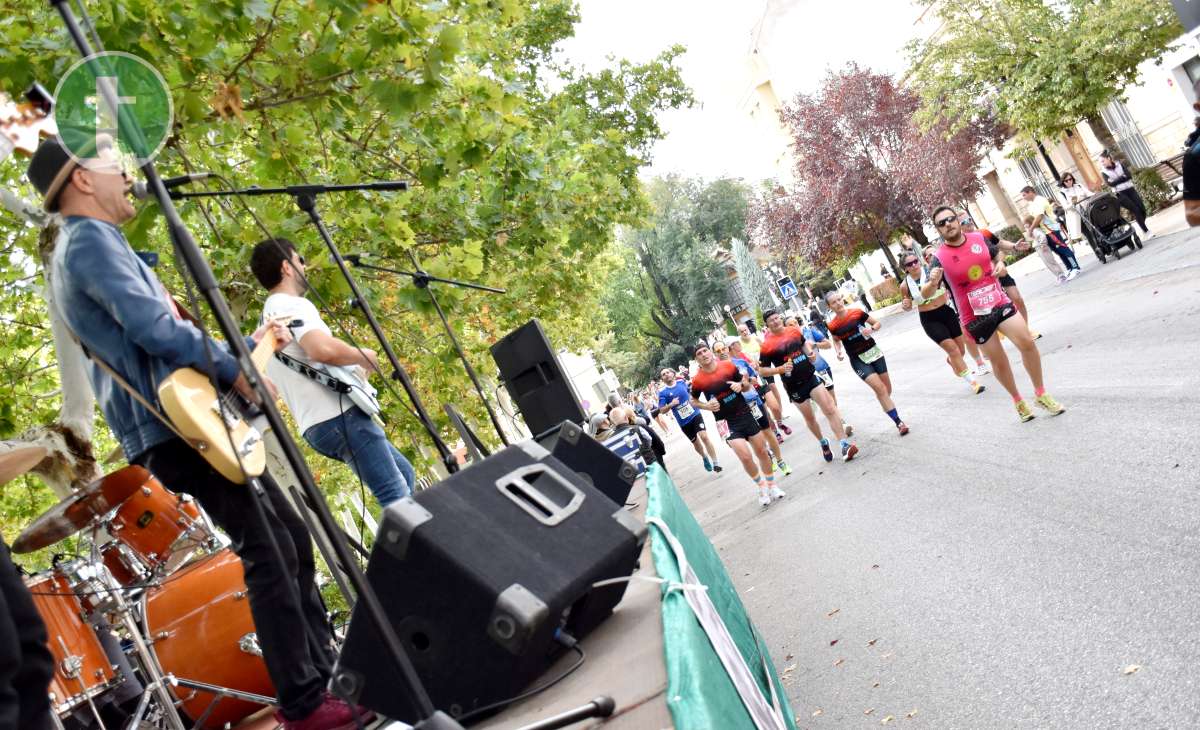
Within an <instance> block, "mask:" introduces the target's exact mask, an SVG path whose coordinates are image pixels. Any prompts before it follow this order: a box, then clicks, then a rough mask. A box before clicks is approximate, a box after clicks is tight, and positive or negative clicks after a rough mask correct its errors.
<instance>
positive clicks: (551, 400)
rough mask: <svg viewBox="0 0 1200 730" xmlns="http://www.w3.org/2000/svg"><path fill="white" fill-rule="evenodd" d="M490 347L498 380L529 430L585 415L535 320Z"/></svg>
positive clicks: (547, 426) (575, 419) (540, 430)
mask: <svg viewBox="0 0 1200 730" xmlns="http://www.w3.org/2000/svg"><path fill="white" fill-rule="evenodd" d="M491 350H492V359H493V360H495V361H496V367H498V368H500V379H501V380H503V381H504V387H505V388H507V389H508V394H509V396H511V397H512V399H513V402H514V403H516V404H517V408H518V409H520V411H521V415H522V416H524V417H525V425H526V426H528V427H529V432H530V433H541V432H543V431H546V430H549V429H551V428H554V427H555V426H556V425H558V424H559V423H562V422H563V421H572V422H574V423H583V422H584V420H585V419H586V418H587V414H586V413H584V411H583V406H581V405H580V404H579V399H578V398H577V397H575V391H573V390H571V383H570V382H569V381H568V380H567V375H566V373H565V372H563V369H562V365H561V364H560V363H559V362H558V355H556V354H555V353H554V348H552V347H551V346H550V341H549V340H547V339H546V333H545V332H543V331H542V325H541V323H540V322H538V321H537V320H536V319H531V320H529V321H528V322H526V323H525V324H523V325H521V326H520V327H518V328H517V329H515V330H513V331H512V332H509V333H508V334H507V335H505V336H504V337H503V338H502V339H500V340H499V341H497V342H496V344H494V345H492V347H491Z"/></svg>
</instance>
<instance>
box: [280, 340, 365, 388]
mask: <svg viewBox="0 0 1200 730" xmlns="http://www.w3.org/2000/svg"><path fill="white" fill-rule="evenodd" d="M275 359H276V360H278V361H279V362H281V363H283V364H284V365H286V366H287V367H289V368H291V369H292V370H295V371H296V372H298V373H300V374H301V375H303V376H304V377H306V378H308V379H309V380H312V381H313V382H315V383H317V384H318V385H323V386H325V387H326V388H328V389H330V390H332V391H333V392H334V393H342V394H345V393H349V392H350V391H351V389H352V388H351V386H350V385H349V384H347V383H343V382H342V381H340V380H338V379H337V378H335V377H333V376H332V375H330V374H329V373H326V372H323V371H321V370H318V369H317V368H314V367H313V366H311V365H309V364H308V363H306V362H303V361H301V360H297V359H296V358H294V357H292V356H291V355H286V354H284V352H283V350H276V351H275Z"/></svg>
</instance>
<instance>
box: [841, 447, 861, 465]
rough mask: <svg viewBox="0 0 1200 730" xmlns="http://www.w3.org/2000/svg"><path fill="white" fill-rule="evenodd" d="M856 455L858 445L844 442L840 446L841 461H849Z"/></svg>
mask: <svg viewBox="0 0 1200 730" xmlns="http://www.w3.org/2000/svg"><path fill="white" fill-rule="evenodd" d="M857 455H858V447H857V446H855V445H854V444H846V445H845V446H843V447H842V461H850V460H851V459H853V458H854V457H855V456H857Z"/></svg>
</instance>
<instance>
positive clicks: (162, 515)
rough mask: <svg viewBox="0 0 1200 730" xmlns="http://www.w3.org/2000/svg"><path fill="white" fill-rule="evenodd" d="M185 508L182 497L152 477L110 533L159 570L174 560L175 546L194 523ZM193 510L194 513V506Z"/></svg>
mask: <svg viewBox="0 0 1200 730" xmlns="http://www.w3.org/2000/svg"><path fill="white" fill-rule="evenodd" d="M181 504H182V502H181V500H180V498H179V495H177V494H175V493H173V492H170V491H168V490H167V489H166V487H164V486H163V485H162V483H161V482H159V481H158V480H157V479H155V478H154V477H153V476H151V477H150V478H149V479H148V480H147V481H146V483H145V484H143V485H142V486H141V487H140V488H139V489H138V490H137V491H136V492H134V493H133V495H132V496H130V497H129V498H128V499H126V500H125V501H124V502H122V503H121V506H120V507H118V508H117V514H116V515H115V516H114V517H113V518H112V520H111V521H110V525H109V532H110V533H112V536H113V537H114V538H116V539H117V540H119V541H121V542H123V543H125V545H127V546H129V548H130V549H131V550H133V552H134V553H136V554H137V556H138V557H140V558H141V559H142V561H143V562H145V563H146V564H147V565H149V566H150V567H152V568H153V567H157V566H159V565H162V564H164V563H166V562H167V560H168V559H169V558H170V557H171V545H173V544H174V543H175V541H176V540H177V539H179V536H180V535H182V534H183V533H184V531H185V530H186V529H187V525H188V524H189V523H190V522H191V515H190V514H189V512H185V511H184V510H183V509H181ZM189 506H190V507H191V508H192V510H190V511H194V505H189ZM198 514H199V513H198V512H197V516H198Z"/></svg>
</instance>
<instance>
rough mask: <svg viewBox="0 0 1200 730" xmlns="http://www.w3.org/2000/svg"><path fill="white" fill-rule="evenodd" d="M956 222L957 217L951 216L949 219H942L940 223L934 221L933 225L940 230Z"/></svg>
mask: <svg viewBox="0 0 1200 730" xmlns="http://www.w3.org/2000/svg"><path fill="white" fill-rule="evenodd" d="M956 220H958V216H955V215H952V216H950V217H949V218H943V219H941V220H940V221H934V222H933V225H935V226H937V227H938V228H942V227H944V226H947V225H949V224H950V223H951V222H952V221H956Z"/></svg>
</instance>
